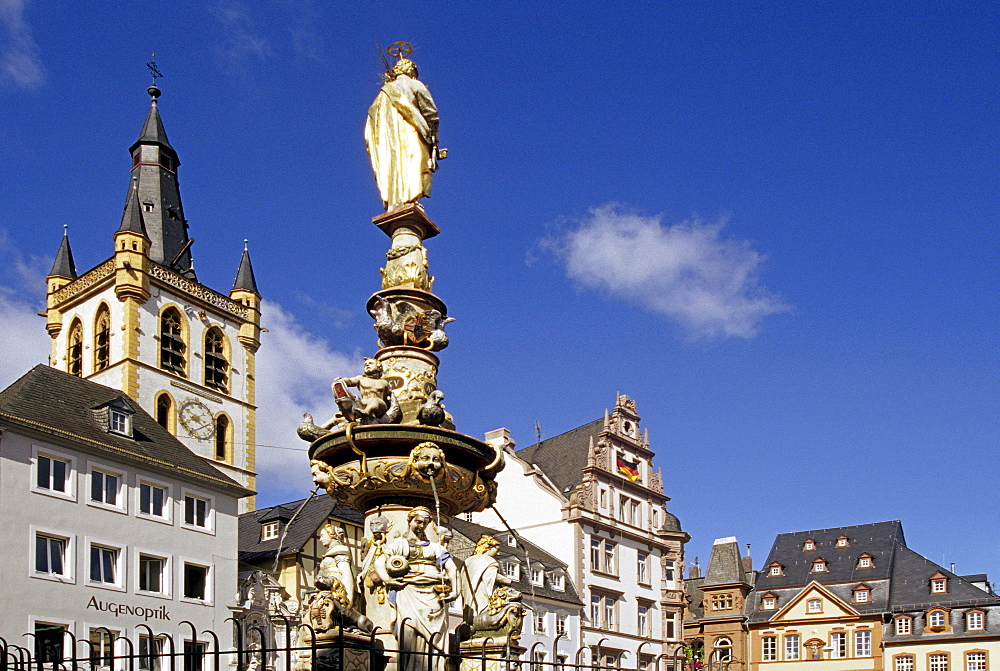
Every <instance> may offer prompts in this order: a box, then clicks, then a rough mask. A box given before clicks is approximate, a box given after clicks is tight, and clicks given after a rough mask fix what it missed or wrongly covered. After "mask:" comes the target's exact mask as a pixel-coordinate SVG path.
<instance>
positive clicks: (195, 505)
mask: <svg viewBox="0 0 1000 671" xmlns="http://www.w3.org/2000/svg"><path fill="white" fill-rule="evenodd" d="M184 526H188V527H194V528H196V529H200V530H203V531H208V530H210V529H211V528H212V502H211V500H209V499H206V498H204V497H201V496H195V495H194V494H184Z"/></svg>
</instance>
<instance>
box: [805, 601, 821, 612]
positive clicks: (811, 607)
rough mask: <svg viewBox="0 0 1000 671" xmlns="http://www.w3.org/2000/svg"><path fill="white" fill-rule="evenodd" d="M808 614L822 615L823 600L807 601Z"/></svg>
mask: <svg viewBox="0 0 1000 671" xmlns="http://www.w3.org/2000/svg"><path fill="white" fill-rule="evenodd" d="M806 612H807V613H822V612H823V600H822V599H809V600H808V601H806Z"/></svg>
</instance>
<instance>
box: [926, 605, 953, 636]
mask: <svg viewBox="0 0 1000 671" xmlns="http://www.w3.org/2000/svg"><path fill="white" fill-rule="evenodd" d="M948 628H949V627H948V611H947V609H945V608H935V609H934V610H930V611H928V612H927V629H929V630H930V631H933V632H940V631H947V630H948Z"/></svg>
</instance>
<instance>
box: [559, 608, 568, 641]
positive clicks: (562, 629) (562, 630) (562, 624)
mask: <svg viewBox="0 0 1000 671" xmlns="http://www.w3.org/2000/svg"><path fill="white" fill-rule="evenodd" d="M568 620H569V616H567V615H566V614H564V613H556V635H557V636H566V633H567V629H566V624H567V622H568Z"/></svg>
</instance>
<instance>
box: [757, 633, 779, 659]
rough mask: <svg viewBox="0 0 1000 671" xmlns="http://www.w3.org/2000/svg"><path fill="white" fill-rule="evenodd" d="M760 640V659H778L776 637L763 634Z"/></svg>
mask: <svg viewBox="0 0 1000 671" xmlns="http://www.w3.org/2000/svg"><path fill="white" fill-rule="evenodd" d="M760 642H761V661H764V662H776V661H778V639H777V637H775V636H764V637H762V638H761V640H760Z"/></svg>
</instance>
